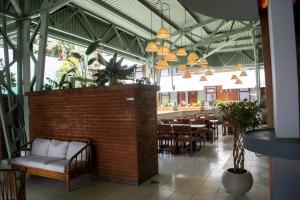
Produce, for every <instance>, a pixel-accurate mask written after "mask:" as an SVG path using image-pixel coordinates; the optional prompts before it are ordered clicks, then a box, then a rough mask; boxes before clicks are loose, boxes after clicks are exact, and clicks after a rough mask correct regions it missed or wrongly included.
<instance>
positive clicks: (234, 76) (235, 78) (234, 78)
mask: <svg viewBox="0 0 300 200" xmlns="http://www.w3.org/2000/svg"><path fill="white" fill-rule="evenodd" d="M237 79H239V78H238V77H237V75H235V74H234V75H232V76H231V80H237Z"/></svg>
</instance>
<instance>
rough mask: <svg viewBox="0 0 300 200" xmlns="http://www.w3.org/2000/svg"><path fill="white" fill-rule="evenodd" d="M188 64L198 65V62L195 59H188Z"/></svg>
mask: <svg viewBox="0 0 300 200" xmlns="http://www.w3.org/2000/svg"><path fill="white" fill-rule="evenodd" d="M186 64H187V65H190V66H193V65H196V64H197V61H196V60H194V59H188V61H187V63H186Z"/></svg>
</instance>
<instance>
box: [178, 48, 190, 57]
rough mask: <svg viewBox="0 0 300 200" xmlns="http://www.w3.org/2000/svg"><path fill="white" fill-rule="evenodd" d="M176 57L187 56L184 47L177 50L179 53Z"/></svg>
mask: <svg viewBox="0 0 300 200" xmlns="http://www.w3.org/2000/svg"><path fill="white" fill-rule="evenodd" d="M176 55H177V56H186V55H187V53H186V50H185V48H183V47H181V48H179V49H178V50H177V52H176Z"/></svg>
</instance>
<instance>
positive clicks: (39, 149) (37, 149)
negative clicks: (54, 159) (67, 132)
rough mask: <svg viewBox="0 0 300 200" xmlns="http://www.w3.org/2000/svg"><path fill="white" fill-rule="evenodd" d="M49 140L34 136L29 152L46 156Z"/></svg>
mask: <svg viewBox="0 0 300 200" xmlns="http://www.w3.org/2000/svg"><path fill="white" fill-rule="evenodd" d="M50 143H51V140H49V139H42V138H36V139H35V140H34V141H33V143H32V149H31V154H32V155H35V156H47V155H48V150H49V146H50Z"/></svg>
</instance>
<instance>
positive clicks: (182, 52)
mask: <svg viewBox="0 0 300 200" xmlns="http://www.w3.org/2000/svg"><path fill="white" fill-rule="evenodd" d="M185 24H186V9H185V10H184V24H183V25H182V27H184V26H185ZM180 35H181V38H180V41H181V47H180V48H179V49H178V50H177V52H176V55H177V56H186V55H187V53H186V50H185V48H184V47H182V46H183V45H182V37H183V35H182V32H181V34H180ZM184 43H185V46H186V40H185V39H184Z"/></svg>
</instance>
